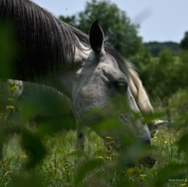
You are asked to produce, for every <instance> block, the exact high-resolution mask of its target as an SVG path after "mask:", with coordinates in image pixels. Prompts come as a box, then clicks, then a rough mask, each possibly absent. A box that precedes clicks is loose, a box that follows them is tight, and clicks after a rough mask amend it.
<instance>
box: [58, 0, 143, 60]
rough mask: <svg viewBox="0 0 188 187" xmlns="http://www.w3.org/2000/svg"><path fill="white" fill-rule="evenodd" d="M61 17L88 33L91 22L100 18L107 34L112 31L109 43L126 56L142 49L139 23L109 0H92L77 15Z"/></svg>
mask: <svg viewBox="0 0 188 187" xmlns="http://www.w3.org/2000/svg"><path fill="white" fill-rule="evenodd" d="M60 18H61V19H62V20H63V21H65V22H67V23H69V24H71V25H72V26H74V27H77V28H78V29H80V30H81V31H83V32H85V33H88V31H89V28H90V26H91V23H92V22H93V21H94V20H96V19H98V20H99V23H100V25H101V27H102V28H103V30H104V33H105V35H107V33H108V32H110V33H111V34H110V35H109V43H110V44H111V45H113V46H114V48H116V50H117V51H118V52H119V53H120V54H122V55H123V56H124V57H126V58H129V57H130V56H134V55H136V54H137V53H139V52H140V50H142V47H143V45H142V38H141V37H139V36H138V32H137V29H138V25H135V24H133V23H131V21H130V18H129V17H128V16H127V15H126V12H125V11H122V10H120V9H119V8H118V7H117V5H116V4H114V3H111V2H110V1H108V0H100V1H97V0H91V2H87V3H86V7H85V10H84V11H82V12H80V13H78V14H76V15H75V16H69V17H65V16H60Z"/></svg>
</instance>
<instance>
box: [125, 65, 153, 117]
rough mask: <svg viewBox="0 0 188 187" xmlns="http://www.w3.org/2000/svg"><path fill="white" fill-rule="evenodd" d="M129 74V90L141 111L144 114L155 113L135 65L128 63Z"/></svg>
mask: <svg viewBox="0 0 188 187" xmlns="http://www.w3.org/2000/svg"><path fill="white" fill-rule="evenodd" d="M126 64H127V67H128V72H129V88H130V90H131V93H132V94H133V96H134V98H135V100H136V103H137V105H138V107H139V109H140V111H141V112H142V113H143V115H144V114H148V113H150V114H151V113H153V112H154V111H153V107H152V105H151V103H150V100H149V97H148V95H147V93H146V90H145V88H144V86H143V84H142V81H141V80H140V78H139V76H138V74H137V72H136V71H135V68H134V66H133V64H131V63H130V62H126Z"/></svg>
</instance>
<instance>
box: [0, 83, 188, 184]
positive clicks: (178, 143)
mask: <svg viewBox="0 0 188 187" xmlns="http://www.w3.org/2000/svg"><path fill="white" fill-rule="evenodd" d="M18 89H20V87H19V85H17V84H16V82H13V83H12V84H10V89H9V91H8V92H9V94H5V95H4V97H2V95H1V97H2V98H1V99H2V100H3V99H4V100H6V102H5V110H4V113H1V115H0V120H1V121H0V122H1V131H0V135H1V139H0V140H1V143H4V147H3V154H4V157H3V158H1V169H0V186H14V187H17V186H19V187H22V186H24V187H25V186H28V187H29V186H31V187H33V186H36V187H37V186H40V187H41V186H50V187H51V186H57V187H60V186H65V187H73V186H75V187H77V186H78V187H82V186H86V187H96V186H98V187H99V186H101V187H116V186H117V187H121V186H122V187H124V186H130V187H132V186H135V187H138V186H140V187H141V186H144V187H147V186H148V187H151V186H172V187H179V186H188V181H187V180H188V175H187V139H188V138H187V134H188V133H187V125H186V124H187V115H186V110H185V109H186V106H187V105H186V103H187V102H186V96H185V93H184V92H179V93H178V94H175V95H174V96H173V97H171V98H170V100H169V103H170V107H169V108H168V110H170V111H171V116H172V123H168V124H167V125H160V126H158V134H156V135H155V136H154V137H153V138H152V144H153V146H152V150H146V149H145V148H144V147H142V146H141V145H140V144H138V142H135V143H132V144H131V145H130V148H129V149H128V150H127V151H120V152H117V150H114V149H113V148H112V146H111V145H112V144H113V143H114V141H113V140H112V139H111V137H107V139H108V140H109V141H108V147H107V146H106V145H104V142H103V140H102V139H101V138H100V137H99V136H98V135H97V134H96V133H95V132H94V131H92V130H90V129H87V132H86V141H85V151H84V152H82V151H79V150H76V149H75V145H76V130H75V128H72V129H71V128H67V127H69V126H72V125H71V123H72V122H71V121H69V120H67V118H64V119H65V120H64V121H63V124H65V123H67V125H62V119H57V120H51V121H50V120H49V121H48V120H47V121H45V122H44V124H42V125H41V126H39V127H36V126H35V125H34V127H33V126H31V125H29V122H28V120H27V119H26V117H28V116H29V117H30V116H32V115H31V114H29V112H31V113H33V111H34V109H32V107H33V106H32V105H31V103H30V102H29V103H30V105H29V106H28V108H29V109H28V108H24V112H25V113H24V114H25V117H23V116H22V115H21V114H20V113H18V112H17V111H16V106H15V103H16V102H15V100H14V99H15V98H14V94H13V93H14V92H16V90H18ZM39 96H40V94H39ZM43 97H45V95H43ZM177 101H178V102H177ZM27 102H28V101H27ZM153 105H154V107H155V110H156V115H155V116H149V117H148V118H149V120H150V119H151V117H152V118H153V117H155V119H157V118H158V117H162V118H164V119H165V118H166V114H165V112H164V111H166V110H167V109H165V108H164V107H162V104H161V105H160V101H159V100H156V101H154V102H153ZM24 106H25V105H24ZM103 122H104V123H106V124H107V125H108V123H110V118H109V119H105V120H104V121H103ZM65 127H66V128H65ZM8 133H9V134H10V135H7V134H8ZM18 134H19V135H18ZM125 136H126V133H125ZM118 146H121V145H118ZM148 151H152V154H153V155H154V156H155V158H156V164H155V166H154V167H153V168H151V169H148V168H146V167H144V166H143V165H142V164H140V163H139V162H138V160H139V157H140V155H142V154H146V152H148ZM132 158H133V159H134V160H135V162H136V163H135V164H136V165H135V166H134V167H133V166H132V165H127V161H129V159H132Z"/></svg>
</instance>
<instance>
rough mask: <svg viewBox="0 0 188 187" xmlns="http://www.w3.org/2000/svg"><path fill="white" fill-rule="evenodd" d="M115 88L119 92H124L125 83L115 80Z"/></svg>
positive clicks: (125, 88)
mask: <svg viewBox="0 0 188 187" xmlns="http://www.w3.org/2000/svg"><path fill="white" fill-rule="evenodd" d="M115 87H116V90H117V91H118V92H119V93H122V94H125V93H126V92H127V83H126V82H122V81H121V82H116V83H115Z"/></svg>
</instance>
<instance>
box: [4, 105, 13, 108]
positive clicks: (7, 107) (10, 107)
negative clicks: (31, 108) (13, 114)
mask: <svg viewBox="0 0 188 187" xmlns="http://www.w3.org/2000/svg"><path fill="white" fill-rule="evenodd" d="M6 109H14V106H11V105H10V106H6Z"/></svg>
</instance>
